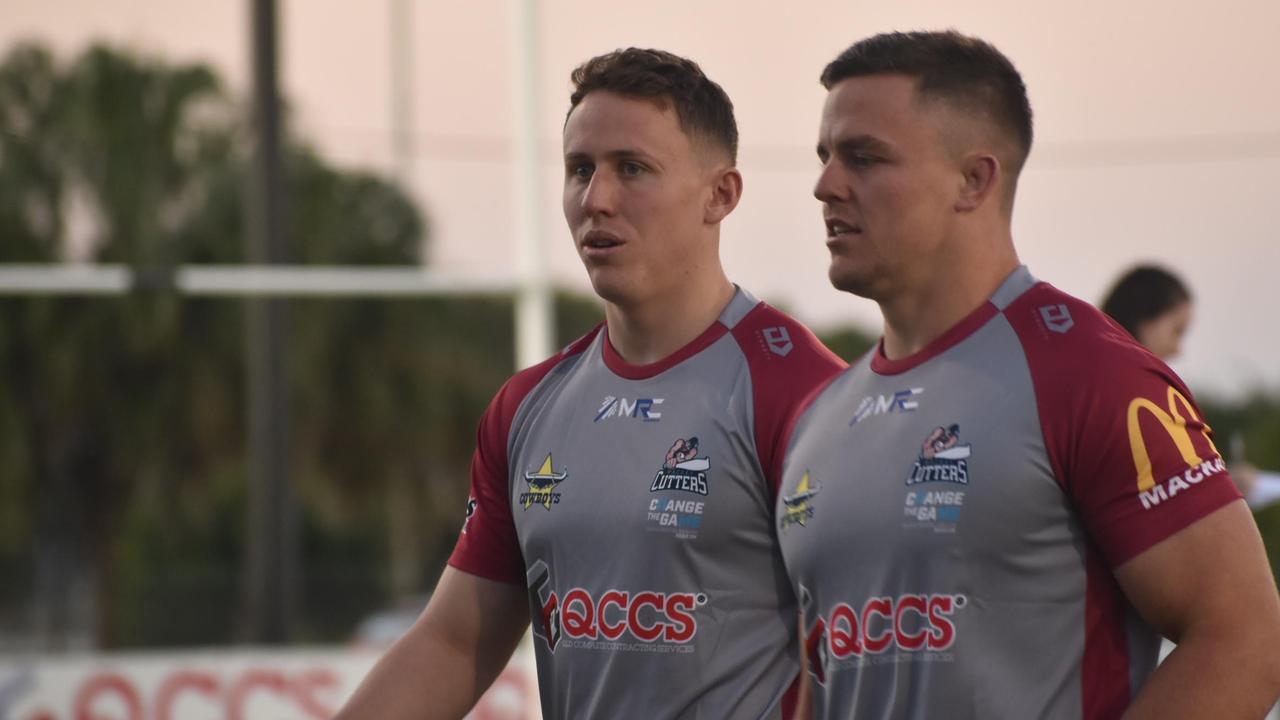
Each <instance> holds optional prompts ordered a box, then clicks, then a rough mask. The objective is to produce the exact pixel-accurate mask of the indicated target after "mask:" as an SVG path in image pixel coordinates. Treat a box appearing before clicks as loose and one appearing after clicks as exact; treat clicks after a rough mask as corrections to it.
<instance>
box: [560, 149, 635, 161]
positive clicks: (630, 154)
mask: <svg viewBox="0 0 1280 720" xmlns="http://www.w3.org/2000/svg"><path fill="white" fill-rule="evenodd" d="M603 155H604V158H605V159H606V160H633V159H643V158H648V157H650V155H649V154H648V153H645V152H641V151H640V150H636V149H634V148H619V149H617V150H609V151H607V152H605V153H604V154H603ZM591 157H592V156H591V154H590V153H586V152H582V151H578V150H574V151H570V152H567V153H565V154H564V159H565V161H566V162H567V161H570V160H590V159H591Z"/></svg>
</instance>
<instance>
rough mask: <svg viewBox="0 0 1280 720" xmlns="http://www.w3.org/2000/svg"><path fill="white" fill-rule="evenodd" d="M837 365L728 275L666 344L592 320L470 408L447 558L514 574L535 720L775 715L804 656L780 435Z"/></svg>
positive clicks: (479, 569)
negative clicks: (649, 352) (678, 343)
mask: <svg viewBox="0 0 1280 720" xmlns="http://www.w3.org/2000/svg"><path fill="white" fill-rule="evenodd" d="M844 367H845V364H844V363H843V362H842V361H840V360H839V358H837V357H836V356H835V355H833V354H831V352H830V351H828V350H827V349H826V348H825V347H823V346H822V345H821V343H819V342H818V340H817V339H816V338H815V337H814V336H813V335H812V333H810V332H809V331H808V330H807V329H805V328H804V327H803V326H802V325H800V324H799V323H797V322H795V321H794V320H792V319H791V318H789V317H787V316H785V315H783V314H782V313H780V312H778V311H777V310H775V309H773V308H771V307H769V306H767V305H765V304H763V303H760V302H758V301H757V300H755V298H753V297H752V296H751V295H750V294H748V293H747V292H745V291H742V290H738V291H737V293H736V294H735V296H734V298H733V300H732V301H731V302H730V304H729V305H728V306H727V308H726V309H725V311H724V312H723V314H722V315H721V317H720V318H719V320H718V321H717V322H716V323H714V324H713V325H712V326H711V327H710V328H708V329H707V330H706V332H704V333H703V334H702V335H701V336H700V337H698V338H697V339H696V340H694V341H693V342H692V343H690V344H689V345H688V346H686V347H685V348H683V349H682V350H680V351H678V352H676V353H675V354H673V355H672V356H671V357H668V358H666V359H665V360H662V361H660V362H658V363H655V364H652V365H647V366H635V365H629V364H627V363H626V362H625V361H624V360H623V359H622V358H621V357H620V356H619V355H618V354H617V352H616V351H615V350H614V349H613V348H612V346H611V345H610V344H609V342H608V334H607V332H606V331H605V330H604V328H603V326H601V327H600V328H597V329H596V330H594V331H592V332H591V333H589V334H588V335H587V336H585V337H583V338H582V339H580V340H579V341H577V342H576V343H574V344H573V345H571V346H570V347H569V348H567V349H566V350H564V351H563V352H561V353H560V354H559V355H557V356H556V357H553V358H551V359H550V360H548V361H546V362H544V363H542V364H541V365H538V366H535V367H533V368H530V369H528V370H526V371H523V372H521V373H519V374H518V375H516V376H515V377H514V378H512V379H511V380H510V381H509V382H508V383H507V384H506V385H505V386H504V387H503V389H502V390H501V391H500V392H499V393H498V395H497V397H495V398H494V400H493V403H492V404H491V405H490V407H489V409H488V410H487V411H486V413H485V414H484V416H483V418H482V420H481V423H480V431H479V438H478V442H477V450H476V453H475V457H474V460H473V466H472V478H471V482H472V499H471V502H470V504H469V506H468V517H467V521H466V524H465V525H464V527H463V532H462V534H461V536H460V537H459V541H458V544H457V546H456V548H455V550H454V553H453V556H452V557H451V558H450V560H449V562H450V564H451V565H453V566H454V567H456V568H458V569H459V570H462V571H465V572H468V573H471V574H474V575H478V576H481V577H485V578H489V579H493V580H498V581H501V582H506V583H519V584H521V585H524V586H526V587H527V588H528V591H529V603H530V612H531V616H532V620H533V634H534V645H535V648H536V656H537V663H538V680H539V690H540V693H541V698H542V710H543V715H544V716H545V717H547V718H628V717H634V718H646V719H648V718H709V717H715V718H722V717H734V718H738V717H741V718H776V717H781V716H782V714H783V712H784V707H785V706H786V705H787V703H789V702H790V699H789V696H788V691H789V690H794V687H795V680H796V676H797V674H798V673H799V663H798V658H797V656H796V652H795V650H794V648H795V647H796V646H797V645H796V643H797V637H796V635H797V629H796V617H797V607H796V602H795V596H794V594H793V593H792V590H791V587H790V584H789V583H788V581H787V578H786V574H785V572H784V570H783V567H782V559H781V555H780V553H779V551H778V546H777V534H776V530H775V528H774V524H773V505H774V498H775V496H776V494H777V487H778V485H777V483H778V479H779V477H780V470H781V456H782V443H783V442H784V440H783V432H784V430H785V428H786V427H787V425H788V420H789V419H790V418H791V417H792V415H793V414H794V412H795V411H796V410H797V409H798V407H799V404H800V401H801V400H802V398H803V397H805V396H806V395H807V394H808V393H809V392H810V391H812V390H813V389H814V388H816V387H817V386H818V385H819V384H821V383H823V382H826V381H828V380H830V379H831V378H832V377H834V376H835V375H837V374H838V373H839V371H840V370H842V369H843V368H844Z"/></svg>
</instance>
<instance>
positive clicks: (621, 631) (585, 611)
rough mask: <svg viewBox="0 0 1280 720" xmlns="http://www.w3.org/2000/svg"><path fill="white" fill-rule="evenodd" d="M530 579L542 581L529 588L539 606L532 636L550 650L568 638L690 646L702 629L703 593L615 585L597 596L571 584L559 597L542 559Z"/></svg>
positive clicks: (704, 598)
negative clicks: (698, 614) (697, 612)
mask: <svg viewBox="0 0 1280 720" xmlns="http://www.w3.org/2000/svg"><path fill="white" fill-rule="evenodd" d="M538 566H541V568H539V567H538ZM529 577H530V579H531V580H534V581H535V582H537V583H538V584H537V585H536V586H535V585H533V584H531V585H530V587H529V591H530V596H531V599H532V600H533V602H534V603H535V605H536V607H537V614H536V616H535V617H536V618H537V624H536V628H535V633H534V634H535V635H538V636H539V637H541V638H542V639H543V640H544V641H545V642H546V643H547V648H548V649H550V650H551V651H552V652H554V651H555V649H556V646H557V645H558V644H559V643H560V642H561V641H562V640H564V639H574V640H582V641H588V642H590V641H617V640H622V639H624V638H626V637H630V638H632V639H635V640H639V641H640V642H644V643H656V642H663V643H670V644H686V643H688V642H690V641H691V640H693V638H694V636H695V635H697V633H698V619H697V617H696V616H695V615H694V611H695V610H697V609H698V608H699V607H702V606H703V605H706V604H707V596H706V595H704V594H703V593H661V592H650V591H642V592H629V591H626V590H612V589H611V590H606V591H605V592H603V593H601V594H600V595H599V596H598V597H596V596H593V595H592V594H591V593H590V592H588V591H587V590H585V589H583V588H573V589H572V590H570V591H568V592H567V593H565V594H564V597H563V598H561V597H559V596H558V595H557V593H556V592H555V591H554V590H551V589H550V586H551V581H550V573H549V572H546V565H545V564H544V563H543V562H542V561H538V563H536V564H535V567H534V568H533V569H531V570H530V572H529Z"/></svg>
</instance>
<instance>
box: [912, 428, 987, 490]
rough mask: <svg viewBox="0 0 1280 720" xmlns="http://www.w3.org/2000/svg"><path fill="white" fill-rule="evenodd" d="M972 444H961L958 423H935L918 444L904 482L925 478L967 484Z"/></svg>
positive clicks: (913, 482)
mask: <svg viewBox="0 0 1280 720" xmlns="http://www.w3.org/2000/svg"><path fill="white" fill-rule="evenodd" d="M972 452H973V445H971V444H970V445H961V444H960V426H959V425H956V424H952V425H951V426H950V427H946V428H943V427H936V428H934V429H933V432H931V433H929V437H927V438H925V441H924V444H923V445H921V446H920V457H919V459H917V460H916V462H915V464H914V465H912V466H911V474H910V475H908V476H907V485H908V486H911V485H917V484H919V483H926V482H951V483H959V484H961V485H968V484H969V455H970V454H971V453H972Z"/></svg>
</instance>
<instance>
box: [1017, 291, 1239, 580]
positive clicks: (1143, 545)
mask: <svg viewBox="0 0 1280 720" xmlns="http://www.w3.org/2000/svg"><path fill="white" fill-rule="evenodd" d="M1005 314H1006V316H1007V317H1008V319H1009V322H1010V323H1012V325H1013V327H1014V329H1015V331H1017V333H1018V336H1019V338H1020V339H1021V341H1022V346H1023V348H1024V350H1025V351H1026V354H1027V362H1028V364H1029V366H1030V370H1031V378H1032V384H1033V385H1034V387H1035V393H1036V402H1037V405H1038V410H1039V414H1040V425H1041V428H1042V431H1043V433H1044V440H1045V447H1046V448H1047V450H1048V452H1049V461H1050V463H1051V465H1052V467H1053V471H1054V474H1055V475H1056V476H1057V478H1058V482H1059V483H1060V484H1061V485H1062V488H1063V490H1064V491H1065V492H1066V493H1067V495H1068V496H1069V497H1070V499H1071V501H1072V503H1073V504H1074V506H1075V508H1076V510H1077V512H1078V513H1079V514H1080V517H1081V518H1082V520H1083V522H1084V525H1085V527H1086V529H1087V530H1088V532H1089V534H1090V536H1091V537H1092V539H1093V541H1094V543H1095V544H1097V546H1098V547H1099V548H1100V549H1101V551H1102V553H1103V555H1104V556H1105V557H1106V558H1107V561H1108V562H1109V563H1110V565H1111V566H1112V567H1113V568H1114V567H1117V566H1119V565H1121V564H1122V563H1124V562H1125V561H1126V560H1129V559H1130V558H1132V557H1134V556H1135V555H1137V554H1138V553H1141V552H1142V551H1144V550H1146V549H1148V548H1150V547H1151V546H1153V545H1155V544H1157V543H1159V542H1160V541H1161V540H1164V539H1165V538H1167V537H1169V536H1170V535H1172V534H1174V533H1176V532H1178V531H1179V530H1181V529H1183V528H1185V527H1187V526H1188V525H1190V524H1192V523H1194V522H1195V521H1196V520H1199V519H1200V518H1202V517H1204V516H1205V515H1208V514H1209V513H1211V512H1213V511H1214V510H1217V509H1218V508H1220V507H1222V506H1223V505H1226V504H1227V503H1229V502H1231V501H1232V500H1235V499H1237V498H1239V497H1240V493H1239V491H1238V490H1236V487H1235V484H1234V483H1233V482H1232V481H1231V478H1230V476H1229V475H1228V473H1227V468H1226V465H1225V464H1224V463H1223V460H1222V455H1221V454H1220V453H1219V452H1218V449H1217V448H1216V447H1215V446H1214V443H1213V431H1212V430H1211V429H1210V428H1209V426H1208V424H1206V423H1205V421H1204V419H1203V418H1204V415H1203V413H1201V412H1200V409H1199V408H1198V407H1197V406H1196V404H1195V402H1194V401H1193V400H1192V398H1191V392H1190V391H1189V390H1187V388H1186V386H1185V385H1184V384H1183V383H1182V380H1181V379H1179V378H1178V376H1177V375H1175V374H1174V373H1173V371H1172V370H1170V369H1169V368H1168V367H1167V366H1166V365H1165V364H1164V363H1162V362H1160V361H1159V360H1158V359H1156V358H1155V357H1154V356H1152V355H1151V354H1150V353H1148V352H1147V351H1146V350H1145V349H1144V348H1142V347H1141V346H1140V345H1138V344H1137V342H1135V341H1134V340H1133V338H1132V337H1130V336H1129V334H1128V333H1126V332H1124V331H1123V330H1121V329H1120V328H1119V327H1118V326H1116V325H1115V324H1114V323H1112V322H1111V321H1110V320H1108V319H1107V318H1106V316H1104V315H1102V314H1101V313H1100V312H1099V311H1098V310H1096V309H1095V308H1093V307H1092V306H1090V305H1088V304H1086V303H1084V302H1081V301H1079V300H1076V299H1075V298H1072V297H1070V296H1069V295H1066V294H1064V293H1061V292H1059V291H1058V290H1056V289H1054V288H1052V287H1051V286H1049V285H1045V284H1043V283H1042V284H1040V285H1037V286H1036V287H1035V288H1032V289H1031V290H1030V291H1028V292H1027V293H1026V294H1024V295H1023V296H1022V297H1021V298H1019V299H1018V300H1017V301H1016V302H1015V303H1014V304H1013V305H1011V306H1010V307H1009V308H1008V309H1006V311H1005Z"/></svg>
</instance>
